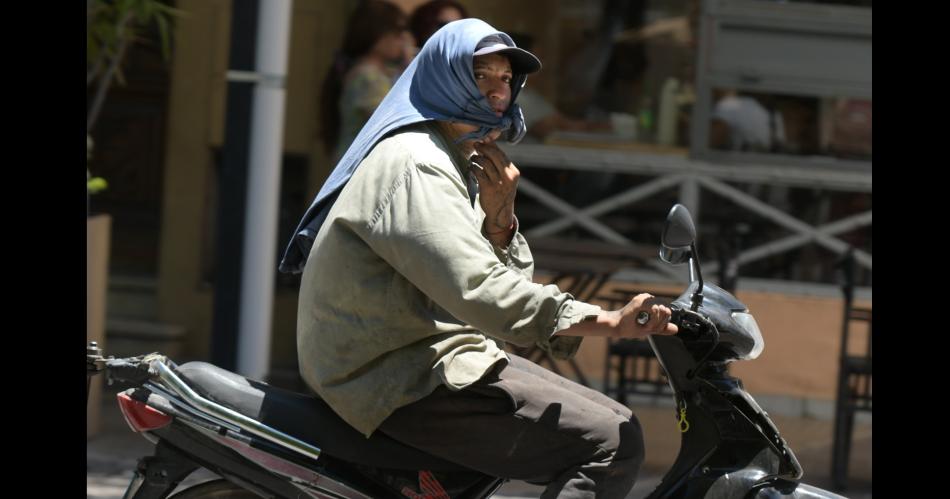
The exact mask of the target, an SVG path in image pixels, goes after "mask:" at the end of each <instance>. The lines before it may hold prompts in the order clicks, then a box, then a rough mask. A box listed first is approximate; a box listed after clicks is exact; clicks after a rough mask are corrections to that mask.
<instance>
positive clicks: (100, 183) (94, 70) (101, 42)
mask: <svg viewBox="0 0 950 499" xmlns="http://www.w3.org/2000/svg"><path fill="white" fill-rule="evenodd" d="M181 15H182V12H181V11H179V10H177V9H174V8H172V7H170V6H169V5H167V4H166V3H165V2H163V1H161V0H86V89H87V91H89V90H94V97H93V100H92V104H91V105H90V106H89V108H88V111H87V113H86V160H87V161H88V160H89V158H90V157H91V155H92V146H93V143H92V137H91V133H92V129H93V126H95V124H96V120H97V119H98V118H99V113H100V111H101V110H102V105H103V103H104V102H105V98H106V94H107V93H108V92H109V88H110V87H111V85H112V82H113V80H115V81H117V82H118V83H119V84H120V85H122V84H125V79H124V77H123V75H122V62H123V61H124V59H125V56H126V53H127V52H128V51H129V50H130V49H131V47H132V45H134V44H136V43H139V42H141V41H142V40H143V38H142V37H141V32H142V30H143V29H146V28H151V27H152V26H153V25H154V26H155V27H157V28H158V34H159V38H160V40H161V45H162V55H163V56H164V57H165V60H168V59H169V57H170V55H169V54H170V53H171V50H170V43H169V28H170V26H171V21H172V18H174V17H178V16H181ZM106 185H107V184H106V182H105V180H103V179H102V178H101V177H93V176H92V175H91V174H90V173H89V168H88V166H87V167H86V190H87V192H89V193H95V192H98V191H100V190H102V189H105V188H106Z"/></svg>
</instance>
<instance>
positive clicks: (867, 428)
mask: <svg viewBox="0 0 950 499" xmlns="http://www.w3.org/2000/svg"><path fill="white" fill-rule="evenodd" d="M103 399H104V400H103V408H102V413H101V414H102V429H101V431H100V433H99V434H98V435H96V436H95V437H93V438H91V439H89V440H88V441H87V445H86V497H87V498H89V499H120V498H121V497H122V495H123V494H124V493H125V488H126V487H127V486H128V484H129V481H130V480H131V478H132V472H133V470H134V469H135V464H136V462H137V460H138V458H139V457H141V456H144V455H149V454H151V451H152V448H153V446H152V444H151V443H150V442H148V441H147V440H145V439H144V438H142V437H141V436H139V435H137V434H135V433H133V432H132V431H131V430H130V429H129V427H128V425H127V424H126V423H125V420H123V419H122V415H121V414H120V412H119V409H118V406H116V404H115V393H114V392H110V391H109V390H106V392H105V393H104V394H103ZM765 408H766V410H768V407H765ZM634 412H635V413H636V414H637V416H638V418H639V419H640V423H641V424H642V426H643V429H644V438H645V444H646V453H647V456H646V461H645V462H644V465H643V469H642V470H641V472H640V479H639V480H638V482H637V485H636V486H635V487H634V489H633V490H632V491H631V493H630V495H628V496H627V497H628V498H629V499H635V498H643V497H646V496H647V495H649V493H650V492H651V491H652V490H653V488H654V487H656V485H657V484H659V482H660V479H661V478H662V476H663V474H664V473H665V472H666V470H667V469H668V468H669V466H670V465H671V464H672V463H673V461H674V460H675V459H676V455H677V453H678V451H679V438H680V437H679V432H678V431H677V429H676V426H675V424H676V420H675V417H674V411H673V410H672V409H670V408H667V407H655V406H652V407H651V406H635V407H634ZM772 420H773V421H774V422H775V424H776V426H777V427H778V428H779V431H781V433H782V436H783V437H784V438H785V440H786V441H787V442H788V443H789V445H790V446H791V447H792V449H793V450H794V451H795V455H796V456H798V460H799V462H800V463H801V465H802V467H803V468H804V469H805V477H804V481H805V482H806V483H808V484H810V485H814V486H817V487H821V488H824V489H829V490H830V489H831V479H830V462H831V435H832V423H831V421H827V420H820V419H812V418H793V417H787V416H780V415H773V416H772ZM212 478H215V475H213V474H211V473H210V472H207V471H198V472H196V473H195V474H193V475H192V476H190V477H189V478H188V479H187V480H185V482H184V483H183V486H187V485H189V484H194V483H199V482H203V481H206V480H209V479H212ZM849 480H850V488H849V490H848V491H845V492H839V493H841V494H842V495H844V496H846V497H849V498H851V499H869V498H870V497H871V423H862V422H856V423H855V431H854V437H853V443H852V448H851V463H850V473H849ZM541 490H542V488H541V487H537V486H533V485H530V484H527V483H524V482H510V483H508V484H506V485H505V486H504V487H502V489H501V490H500V491H499V492H498V493H497V494H496V495H495V496H494V497H496V498H499V499H515V498H533V497H538V496H539V495H540V493H541Z"/></svg>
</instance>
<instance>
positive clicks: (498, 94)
mask: <svg viewBox="0 0 950 499" xmlns="http://www.w3.org/2000/svg"><path fill="white" fill-rule="evenodd" d="M472 66H473V68H472V69H473V71H474V73H475V83H476V84H477V85H478V89H479V90H480V91H481V92H482V95H484V96H485V97H486V98H488V104H489V105H491V107H492V109H493V110H494V111H495V115H496V116H499V117H501V115H502V114H504V113H505V111H506V110H507V109H508V105H509V104H511V78H512V74H511V63H510V62H509V61H508V58H507V57H505V56H503V55H499V54H487V55H479V56H475V59H474V60H473V63H472Z"/></svg>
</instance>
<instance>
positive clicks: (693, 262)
mask: <svg viewBox="0 0 950 499" xmlns="http://www.w3.org/2000/svg"><path fill="white" fill-rule="evenodd" d="M690 252H691V253H692V257H691V258H690V259H689V271H690V274H691V275H690V279H692V278H693V275H692V274H693V271H694V270H695V271H696V274H695V275H696V280H698V281H699V287H697V288H696V292H695V293H693V299H692V301H693V307H692V310H693V312H695V311H697V310H699V306H700V305H702V304H703V287H704V285H703V272H702V271H701V270H700V269H699V253H697V252H696V242H695V241H694V242H693V243H692V244H690Z"/></svg>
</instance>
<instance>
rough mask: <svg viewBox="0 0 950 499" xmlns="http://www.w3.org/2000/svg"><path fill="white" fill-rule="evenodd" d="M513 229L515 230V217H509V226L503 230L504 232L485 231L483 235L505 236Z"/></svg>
mask: <svg viewBox="0 0 950 499" xmlns="http://www.w3.org/2000/svg"><path fill="white" fill-rule="evenodd" d="M514 228H515V217H511V225H509V226H508V228H507V229H505V230H500V231H498V232H488V231H487V230H486V231H485V234H488V235H489V236H496V235H498V234H506V233H508V232H511V229H514Z"/></svg>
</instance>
